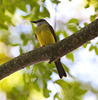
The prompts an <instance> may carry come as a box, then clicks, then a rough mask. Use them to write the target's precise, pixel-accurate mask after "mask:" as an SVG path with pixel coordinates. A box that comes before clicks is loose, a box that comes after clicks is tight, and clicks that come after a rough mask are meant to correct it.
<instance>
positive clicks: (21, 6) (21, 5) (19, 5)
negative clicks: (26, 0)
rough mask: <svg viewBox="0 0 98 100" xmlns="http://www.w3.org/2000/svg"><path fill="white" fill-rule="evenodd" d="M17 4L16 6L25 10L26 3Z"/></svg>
mask: <svg viewBox="0 0 98 100" xmlns="http://www.w3.org/2000/svg"><path fill="white" fill-rule="evenodd" d="M17 6H18V8H19V9H21V10H22V11H24V12H27V8H26V4H23V3H19V4H18V5H17Z"/></svg>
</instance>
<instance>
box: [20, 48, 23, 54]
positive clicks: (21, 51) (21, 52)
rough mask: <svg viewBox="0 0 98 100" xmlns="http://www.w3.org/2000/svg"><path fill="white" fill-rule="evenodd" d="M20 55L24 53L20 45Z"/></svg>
mask: <svg viewBox="0 0 98 100" xmlns="http://www.w3.org/2000/svg"><path fill="white" fill-rule="evenodd" d="M19 52H20V55H21V54H23V49H22V48H21V47H20V49H19Z"/></svg>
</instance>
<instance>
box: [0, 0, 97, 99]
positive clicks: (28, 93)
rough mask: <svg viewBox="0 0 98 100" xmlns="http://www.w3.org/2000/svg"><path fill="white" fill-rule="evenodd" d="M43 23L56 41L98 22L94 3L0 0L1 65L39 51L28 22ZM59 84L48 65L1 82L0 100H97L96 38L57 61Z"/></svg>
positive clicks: (93, 0) (81, 0) (82, 0)
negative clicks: (61, 73)
mask: <svg viewBox="0 0 98 100" xmlns="http://www.w3.org/2000/svg"><path fill="white" fill-rule="evenodd" d="M41 18H45V19H46V20H47V21H48V22H49V23H50V24H51V25H52V27H53V28H54V30H55V33H56V35H57V38H58V41H60V40H62V39H64V38H67V37H68V36H70V35H72V34H74V33H75V32H76V31H78V30H80V29H81V28H83V27H85V26H86V25H88V24H89V23H91V22H92V21H94V20H95V19H96V18H98V0H0V65H2V64H3V63H5V62H7V61H9V60H11V59H13V58H14V57H17V56H18V55H21V54H23V53H25V52H28V51H30V50H34V49H35V48H38V47H40V46H39V43H38V41H37V40H36V39H35V33H34V31H35V27H36V26H34V24H31V22H30V21H36V20H38V19H41ZM61 61H62V64H63V66H64V68H65V70H66V72H67V74H68V77H67V78H63V79H60V78H59V76H58V74H57V70H56V68H55V66H54V64H53V63H52V64H49V63H48V61H46V62H41V63H39V64H35V65H31V66H28V67H26V68H24V69H22V70H19V71H17V72H15V73H13V74H11V75H10V76H8V77H6V78H4V79H2V80H0V100H98V37H96V38H95V39H93V40H91V41H89V42H88V43H86V44H84V45H83V46H81V47H79V48H77V49H76V50H74V51H73V52H71V53H69V54H67V55H65V56H64V57H62V58H61Z"/></svg>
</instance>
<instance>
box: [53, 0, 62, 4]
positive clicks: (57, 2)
mask: <svg viewBox="0 0 98 100" xmlns="http://www.w3.org/2000/svg"><path fill="white" fill-rule="evenodd" d="M52 2H53V3H55V4H59V3H61V1H59V0H52Z"/></svg>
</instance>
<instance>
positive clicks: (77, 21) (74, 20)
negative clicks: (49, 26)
mask: <svg viewBox="0 0 98 100" xmlns="http://www.w3.org/2000/svg"><path fill="white" fill-rule="evenodd" d="M69 23H74V24H76V25H79V20H78V19H76V18H72V19H70V20H69V21H68V24H69Z"/></svg>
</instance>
